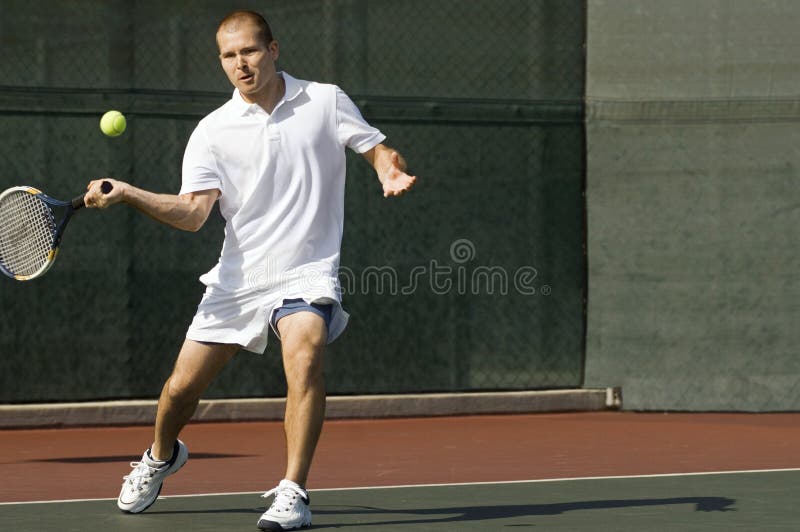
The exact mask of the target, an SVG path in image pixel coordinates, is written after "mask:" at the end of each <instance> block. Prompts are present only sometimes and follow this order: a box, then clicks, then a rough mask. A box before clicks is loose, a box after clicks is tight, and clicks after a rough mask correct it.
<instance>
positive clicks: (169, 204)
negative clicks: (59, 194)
mask: <svg viewBox="0 0 800 532" xmlns="http://www.w3.org/2000/svg"><path fill="white" fill-rule="evenodd" d="M103 181H109V182H110V183H111V184H112V185H113V187H114V188H113V189H112V190H111V192H109V193H108V194H103V192H102V190H100V185H101V183H102V182H103ZM86 188H87V190H88V192H87V193H86V195H85V196H84V201H85V203H86V206H87V207H91V208H97V209H105V208H106V207H108V206H110V205H113V204H115V203H120V202H122V203H127V204H128V205H130V206H132V207H135V208H136V209H138V210H139V211H141V212H143V213H144V214H146V215H147V216H149V217H151V218H153V219H154V220H156V221H159V222H161V223H164V224H167V225H171V226H172V227H176V228H178V229H183V230H184V231H197V230H198V229H200V228H201V227H202V226H203V224H204V223H205V222H206V220H207V219H208V215H209V214H210V213H211V208H212V207H213V206H214V202H215V201H216V200H217V198H218V197H219V190H216V189H213V190H202V191H199V192H190V193H189V194H181V195H180V196H176V195H174V194H155V193H153V192H148V191H146V190H142V189H140V188H136V187H134V186H133V185H130V184H128V183H125V182H123V181H117V180H114V179H107V178H104V179H98V180H95V181H92V182H90V183H89V186H88V187H86Z"/></svg>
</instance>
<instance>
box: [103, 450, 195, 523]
mask: <svg viewBox="0 0 800 532" xmlns="http://www.w3.org/2000/svg"><path fill="white" fill-rule="evenodd" d="M149 451H150V449H148V450H147V451H145V452H144V454H143V455H142V461H141V462H131V467H132V468H133V471H131V473H130V474H129V475H127V476H124V477H122V478H123V479H124V480H125V482H123V483H122V491H120V492H119V498H118V499H117V506H118V507H119V509H120V510H122V511H123V512H126V513H130V514H138V513H139V512H144V511H145V510H147V509H148V508H150V506H152V504H153V503H154V502H156V499H157V498H158V494H159V493H161V484H162V483H163V482H164V479H165V478H167V477H168V476H170V475H171V474H173V473H176V472H177V471H178V470H179V469H180V468H181V467H183V464H185V463H186V460H188V459H189V450H188V449H187V448H186V446H185V445H184V444H183V442H182V441H180V440H177V441H176V442H175V447H174V448H173V449H172V458H170V459H169V460H168V461H167V462H166V463H164V462H156V461H154V460H153V459H152V458H150V457H149V456H148V455H149Z"/></svg>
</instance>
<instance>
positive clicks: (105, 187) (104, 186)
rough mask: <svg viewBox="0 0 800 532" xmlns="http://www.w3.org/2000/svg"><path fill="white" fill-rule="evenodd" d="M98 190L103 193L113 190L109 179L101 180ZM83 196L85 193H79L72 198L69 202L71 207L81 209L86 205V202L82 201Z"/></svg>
mask: <svg viewBox="0 0 800 532" xmlns="http://www.w3.org/2000/svg"><path fill="white" fill-rule="evenodd" d="M100 190H101V191H102V192H103V194H108V193H109V192H111V191H112V190H114V185H112V184H111V183H110V182H109V181H103V182H102V183H101V184H100ZM83 196H85V194H81V195H80V196H76V197H74V198H72V201H71V202H70V203H71V204H72V208H73V209H82V208H84V207H86V204H85V203H84V202H83Z"/></svg>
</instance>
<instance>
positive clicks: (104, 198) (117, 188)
mask: <svg viewBox="0 0 800 532" xmlns="http://www.w3.org/2000/svg"><path fill="white" fill-rule="evenodd" d="M103 181H108V182H109V183H111V185H112V187H113V188H112V189H111V192H109V193H108V194H104V193H103V191H102V189H101V186H102V185H103ZM124 185H125V183H123V182H122V181H116V180H114V179H108V178H107V177H105V178H102V179H96V180H94V181H90V182H89V185H87V187H86V190H87V192H86V194H85V195H84V196H83V203H84V204H85V205H86V206H87V207H89V208H92V209H105V208H106V207H108V206H110V205H113V204H115V203H119V202H120V201H122V200H123V193H124Z"/></svg>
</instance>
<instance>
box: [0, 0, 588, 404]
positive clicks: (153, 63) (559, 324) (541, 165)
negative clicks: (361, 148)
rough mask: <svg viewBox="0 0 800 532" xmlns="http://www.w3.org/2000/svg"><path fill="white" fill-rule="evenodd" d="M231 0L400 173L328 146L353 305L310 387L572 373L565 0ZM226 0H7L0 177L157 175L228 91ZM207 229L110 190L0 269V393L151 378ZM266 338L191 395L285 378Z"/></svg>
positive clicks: (574, 100)
mask: <svg viewBox="0 0 800 532" xmlns="http://www.w3.org/2000/svg"><path fill="white" fill-rule="evenodd" d="M243 5H245V6H248V7H253V8H256V9H259V10H262V11H264V12H265V13H266V14H267V17H268V18H269V19H270V21H271V23H272V25H273V30H274V33H275V36H276V38H277V39H278V40H279V41H280V42H281V47H282V48H281V58H280V61H279V64H280V67H281V68H284V69H286V70H287V71H288V72H290V73H292V74H294V75H296V76H298V77H302V78H307V79H317V80H321V81H329V82H335V83H338V84H340V85H341V86H342V87H343V88H344V89H345V90H346V91H347V92H348V93H349V94H351V95H352V96H353V98H354V99H355V101H356V102H357V103H358V105H359V106H360V107H361V108H362V110H363V112H364V114H365V116H366V117H367V118H368V120H370V121H371V122H372V123H373V124H375V125H376V126H378V127H380V128H381V129H382V130H383V131H384V132H385V133H386V134H387V135H388V137H389V140H388V142H389V143H390V144H391V145H393V146H396V147H397V148H399V149H400V150H401V151H402V152H403V153H404V154H405V156H406V158H407V159H408V161H409V163H410V165H411V169H412V171H413V172H415V173H417V174H418V175H419V177H420V182H419V185H418V187H417V189H416V190H415V191H414V192H413V193H412V194H409V195H407V196H404V197H403V198H399V199H393V200H385V199H383V198H382V196H381V194H380V190H379V186H378V184H377V181H376V180H375V178H374V175H371V173H370V171H368V167H367V165H366V164H365V163H364V162H363V161H361V160H359V159H360V158H359V157H358V156H356V155H353V154H351V155H349V156H348V182H347V199H346V223H345V235H344V243H343V254H342V266H343V267H344V268H343V272H344V273H345V274H346V276H347V277H346V281H347V282H345V285H346V286H345V288H346V293H345V296H344V304H345V308H347V309H348V310H349V311H350V312H351V314H352V320H351V324H350V326H349V327H348V330H347V331H346V332H345V334H344V335H343V336H342V337H341V339H339V340H338V341H337V342H335V343H334V344H333V345H332V346H331V349H330V351H329V356H328V358H327V371H328V377H329V378H328V389H329V391H330V392H331V393H365V392H370V393H390V392H407V391H449V390H485V389H532V388H553V387H575V386H579V385H580V384H581V380H582V375H583V316H582V308H583V290H584V284H585V277H584V262H583V252H582V244H583V210H582V206H583V203H582V202H583V200H582V197H581V190H582V180H583V176H584V163H583V142H584V128H583V105H582V95H583V69H584V49H583V43H584V33H585V27H584V16H585V13H584V11H585V5H584V2H580V1H573V2H565V1H555V0H550V1H524V0H519V1H511V0H509V1H502V2H497V1H488V0H486V1H465V2H464V1H462V2H455V1H442V2H422V1H404V2H389V1H376V0H372V1H366V0H361V1H356V0H349V1H344V0H343V1H333V2H322V1H303V2H244V3H243ZM227 9H229V3H228V2H222V1H216V2H210V1H204V2H198V1H192V2H189V1H186V2H167V3H162V2H155V1H137V2H134V1H123V0H117V1H111V2H104V3H98V2H89V1H64V2H56V1H50V2H39V3H36V4H31V3H30V2H18V1H6V2H4V3H3V6H2V15H0V45H1V46H2V49H3V51H4V57H6V59H5V60H4V61H3V62H2V63H0V157H2V160H3V164H4V168H5V170H4V172H3V174H2V175H1V176H0V181H2V182H0V187H2V188H6V187H8V186H12V185H17V184H23V183H24V184H30V185H34V186H38V187H40V188H42V189H44V190H46V191H47V192H48V193H50V194H51V195H53V196H56V197H62V198H69V197H72V195H74V194H75V193H77V192H78V191H80V190H81V189H82V188H83V187H84V186H85V184H86V182H87V181H88V180H89V179H92V178H95V177H98V176H101V175H111V176H115V177H119V178H121V179H126V180H129V181H131V182H133V183H134V184H136V185H138V186H141V187H144V188H147V189H151V190H155V191H163V192H176V191H177V190H178V187H179V184H180V163H181V157H182V153H183V147H184V145H185V142H186V140H187V138H188V135H189V134H190V132H191V131H192V129H193V127H194V125H195V124H196V123H197V121H198V120H199V119H200V118H201V117H202V116H204V115H205V114H206V113H207V112H209V111H210V110H212V109H214V108H215V107H217V106H219V105H220V104H221V103H223V102H224V101H225V100H226V99H227V98H228V97H229V94H230V90H231V89H230V88H229V87H228V85H227V81H226V80H225V77H224V75H223V74H222V72H221V70H220V68H219V65H218V63H217V57H216V49H215V44H214V40H213V33H214V30H215V27H216V23H217V21H218V20H219V19H220V18H221V17H222V16H223V15H224V14H225V13H226V11H227ZM187 13H190V15H188V14H187ZM110 108H115V109H119V110H121V111H123V112H124V113H125V114H126V115H127V116H128V118H129V129H128V131H127V132H126V133H125V135H124V136H122V137H120V138H118V139H107V138H105V137H103V136H102V135H101V134H100V132H99V130H98V127H97V124H98V121H99V117H100V115H101V114H102V112H103V111H105V110H107V109H110ZM221 240H222V223H221V219H220V218H219V217H218V216H217V215H216V214H215V215H212V219H211V220H210V221H209V223H208V224H207V225H206V227H204V228H203V230H202V231H200V232H199V233H196V234H189V233H181V232H178V231H175V230H172V229H169V228H167V227H164V226H161V225H159V224H157V223H155V222H152V221H150V220H149V219H146V218H144V217H143V216H141V215H140V214H138V213H136V212H134V211H132V210H130V209H127V208H125V207H121V206H120V207H115V208H113V209H110V210H109V211H107V212H102V213H101V212H86V213H81V214H80V216H79V217H77V218H76V219H75V220H74V221H73V222H72V223H71V224H70V227H69V229H68V231H67V234H66V236H65V238H64V242H63V249H62V253H61V256H60V257H59V261H58V263H57V264H56V266H55V268H54V269H53V270H52V271H51V272H50V273H48V275H47V276H45V277H44V278H42V279H39V280H36V281H34V282H30V283H16V282H14V281H11V280H8V279H6V280H2V279H0V351H2V356H0V401H5V402H23V401H52V400H81V399H93V398H112V397H154V396H156V395H157V394H158V391H159V389H160V386H161V383H162V382H163V379H164V378H165V377H166V376H167V374H168V372H169V370H170V368H171V365H172V363H173V360H174V356H175V354H176V353H177V350H178V348H179V347H180V344H181V341H182V338H183V335H184V333H185V330H186V327H187V326H188V323H189V321H190V320H191V317H192V315H193V313H194V309H195V307H196V305H197V303H198V302H199V299H200V296H201V294H202V289H203V287H202V285H201V284H200V283H199V282H198V281H197V277H198V276H199V275H200V274H201V273H203V272H204V271H206V270H208V269H209V268H210V267H211V266H212V265H213V264H214V262H215V261H216V256H217V253H218V251H219V247H220V244H221ZM462 252H463V253H466V255H462V254H460V253H462ZM379 272H384V273H385V272H390V275H393V276H394V277H393V278H395V279H397V280H398V284H397V286H396V288H395V290H394V291H393V290H392V287H391V286H390V285H388V284H386V282H387V281H386V279H385V278H384V284H383V285H381V286H380V287H379V286H378V285H377V284H376V282H375V279H376V275H377V274H378V273H379ZM434 272H438V273H436V274H435V273H434ZM434 274H435V275H438V277H436V280H434ZM487 275H491V276H492V277H487ZM412 278H416V279H417V282H418V284H417V285H415V286H410V285H409V282H410V281H409V280H410V279H412ZM473 278H474V279H475V280H476V284H475V286H473V285H472V284H471V281H472V280H473ZM489 278H490V279H491V281H490V282H488V281H487V279H489ZM503 280H505V281H506V283H507V284H506V285H503V283H502V281H503ZM448 281H449V284H450V286H449V287H448V286H447V284H448ZM404 289H405V290H404ZM277 346H278V344H277V342H276V341H275V340H274V338H273V343H272V344H271V346H270V348H268V350H267V355H266V356H264V357H258V356H255V355H251V354H247V353H246V352H242V353H241V354H240V355H238V356H237V357H235V359H234V361H233V362H232V363H231V364H230V365H229V367H228V368H226V370H225V371H224V372H223V374H222V375H221V376H220V378H219V379H218V381H217V382H216V383H215V384H214V385H213V386H212V388H211V389H210V390H209V396H215V397H234V396H264V395H267V396H271V395H280V394H281V393H283V389H284V384H283V378H282V375H281V373H282V372H281V369H280V361H279V357H278V356H277Z"/></svg>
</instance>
